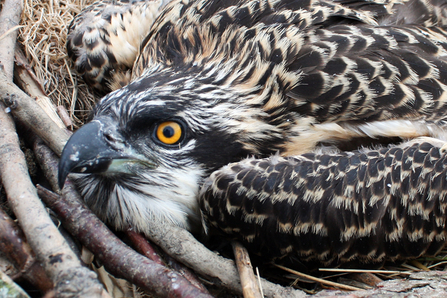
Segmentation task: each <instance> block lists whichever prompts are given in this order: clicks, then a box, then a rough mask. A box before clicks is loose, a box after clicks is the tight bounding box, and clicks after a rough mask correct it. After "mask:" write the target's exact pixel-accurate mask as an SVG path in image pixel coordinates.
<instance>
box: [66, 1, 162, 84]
mask: <svg viewBox="0 0 447 298" xmlns="http://www.w3.org/2000/svg"><path fill="white" fill-rule="evenodd" d="M167 2H169V1H168V0H136V1H125V0H123V1H121V0H105V1H98V2H95V3H93V4H92V5H90V6H88V7H87V8H85V9H84V10H82V12H81V13H79V14H78V15H77V16H76V17H75V18H74V19H73V21H72V22H71V24H70V26H69V33H68V36H67V53H68V56H69V57H70V58H71V60H73V63H74V68H75V69H76V71H77V72H78V73H79V74H80V75H82V76H83V77H84V79H85V81H86V82H87V83H88V84H89V85H91V86H92V87H94V88H95V89H97V90H98V91H108V90H110V87H109V86H107V83H109V81H111V82H112V83H113V81H114V80H113V79H111V77H112V76H113V75H115V74H114V73H119V74H120V75H119V78H120V79H121V77H122V78H123V79H125V77H126V74H125V73H126V71H127V70H129V69H131V68H132V65H133V63H134V61H135V59H136V57H137V55H138V54H139V50H140V44H141V42H142V40H143V39H144V38H145V37H146V35H147V33H148V32H149V29H150V26H151V25H152V23H153V22H154V20H155V18H156V17H157V16H158V14H159V12H160V10H161V9H162V8H163V7H164V6H165V5H166V3H167ZM129 79H130V76H129ZM115 88H116V87H112V89H115Z"/></svg>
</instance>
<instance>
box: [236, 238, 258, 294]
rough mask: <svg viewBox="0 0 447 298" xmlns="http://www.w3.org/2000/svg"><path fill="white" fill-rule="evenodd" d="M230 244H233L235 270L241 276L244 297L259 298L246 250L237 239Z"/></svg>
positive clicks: (256, 283)
mask: <svg viewBox="0 0 447 298" xmlns="http://www.w3.org/2000/svg"><path fill="white" fill-rule="evenodd" d="M231 245H232V246H233V252H234V259H235V262H236V265H237V271H238V272H239V276H240V278H241V283H242V293H243V294H244V298H261V297H262V295H261V291H260V290H259V286H258V282H257V280H256V278H255V274H254V272H253V267H252V266H251V261H250V257H249V255H248V252H247V250H246V249H245V247H243V246H242V244H240V243H239V242H237V241H233V242H232V243H231Z"/></svg>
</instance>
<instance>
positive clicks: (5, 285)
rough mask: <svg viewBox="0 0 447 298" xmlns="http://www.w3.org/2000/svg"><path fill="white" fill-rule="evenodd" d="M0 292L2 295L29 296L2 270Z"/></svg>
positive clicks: (17, 297) (23, 297)
mask: <svg viewBox="0 0 447 298" xmlns="http://www.w3.org/2000/svg"><path fill="white" fill-rule="evenodd" d="M0 293H1V294H3V295H4V296H3V297H14V298H29V296H28V294H27V293H25V291H24V290H23V289H22V288H21V287H19V286H18V285H17V284H16V283H15V282H13V281H12V280H11V279H10V278H9V277H8V275H6V274H5V273H3V272H2V271H0Z"/></svg>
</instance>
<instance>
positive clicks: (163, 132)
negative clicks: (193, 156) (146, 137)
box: [156, 121, 183, 145]
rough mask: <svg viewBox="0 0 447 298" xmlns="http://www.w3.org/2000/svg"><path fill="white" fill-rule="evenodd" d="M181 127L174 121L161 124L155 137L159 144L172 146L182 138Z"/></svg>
mask: <svg viewBox="0 0 447 298" xmlns="http://www.w3.org/2000/svg"><path fill="white" fill-rule="evenodd" d="M182 134H183V131H182V127H181V126H180V124H178V123H177V122H174V121H166V122H162V123H160V124H159V125H158V127H157V131H156V135H157V138H158V140H159V141H160V142H162V143H164V144H167V145H172V144H175V143H177V142H178V141H179V140H180V139H181V138H182Z"/></svg>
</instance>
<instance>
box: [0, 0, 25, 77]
mask: <svg viewBox="0 0 447 298" xmlns="http://www.w3.org/2000/svg"><path fill="white" fill-rule="evenodd" d="M21 14H22V1H18V0H5V1H4V3H3V7H2V11H1V13H0V36H3V37H2V40H1V45H2V46H1V50H0V64H3V66H4V68H5V69H4V71H5V73H6V80H7V81H9V82H12V77H13V72H14V63H13V61H14V49H15V46H16V40H17V29H19V27H18V25H19V23H20V16H21Z"/></svg>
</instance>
